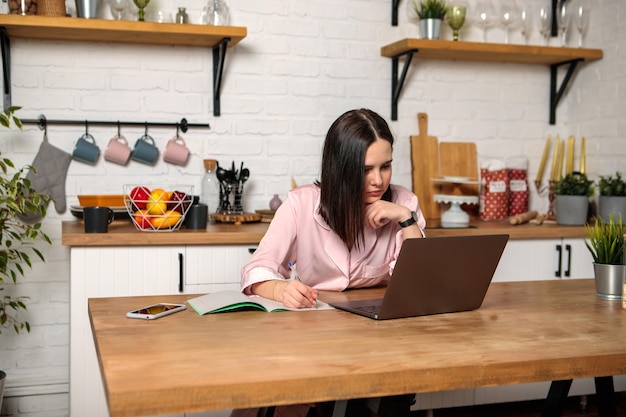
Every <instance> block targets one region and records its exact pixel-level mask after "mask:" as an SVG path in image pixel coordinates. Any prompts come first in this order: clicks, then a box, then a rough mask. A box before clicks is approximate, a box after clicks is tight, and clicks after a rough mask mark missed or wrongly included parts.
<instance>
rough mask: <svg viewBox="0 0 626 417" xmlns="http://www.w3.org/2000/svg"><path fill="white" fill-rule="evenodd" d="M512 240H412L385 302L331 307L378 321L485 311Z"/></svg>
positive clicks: (492, 237)
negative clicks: (507, 245) (498, 270)
mask: <svg viewBox="0 0 626 417" xmlns="http://www.w3.org/2000/svg"><path fill="white" fill-rule="evenodd" d="M508 240H509V236H508V235H480V236H453V237H430V238H426V239H407V240H405V241H404V243H403V245H402V249H401V250H400V255H399V256H398V260H397V261H396V266H395V268H394V272H393V276H392V277H391V279H390V280H389V285H388V287H387V290H386V291H385V294H384V297H383V298H380V299H370V300H354V301H342V302H335V303H329V304H330V305H331V306H333V307H336V308H339V309H341V310H346V311H349V312H351V313H355V314H360V315H362V316H366V317H369V318H372V319H376V320H383V319H394V318H400V317H414V316H423V315H428V314H439V313H451V312H457V311H468V310H475V309H477V308H479V307H480V306H481V305H482V303H483V299H484V298H485V294H486V293H487V289H488V288H489V284H490V283H491V279H492V278H493V274H494V273H495V271H496V267H497V266H498V262H500V257H501V256H502V252H503V251H504V247H505V246H506V243H507V241H508Z"/></svg>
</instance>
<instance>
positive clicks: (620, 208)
mask: <svg viewBox="0 0 626 417" xmlns="http://www.w3.org/2000/svg"><path fill="white" fill-rule="evenodd" d="M598 210H599V214H600V217H601V218H602V220H604V221H605V222H608V221H609V217H610V214H611V213H615V214H617V217H615V216H613V217H614V219H615V220H616V221H617V220H618V219H619V216H620V215H621V216H622V220H623V221H626V197H621V196H609V195H601V196H600V198H599V199H598Z"/></svg>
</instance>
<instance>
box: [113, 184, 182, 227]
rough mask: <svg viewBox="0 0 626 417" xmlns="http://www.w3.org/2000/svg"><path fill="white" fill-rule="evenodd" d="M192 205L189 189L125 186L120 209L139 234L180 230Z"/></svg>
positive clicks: (177, 186) (179, 187)
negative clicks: (121, 208) (123, 209)
mask: <svg viewBox="0 0 626 417" xmlns="http://www.w3.org/2000/svg"><path fill="white" fill-rule="evenodd" d="M192 202H193V186H192V185H176V186H159V185H133V184H129V185H125V186H124V206H125V207H126V210H127V211H128V215H129V217H130V219H131V221H132V222H133V224H134V225H135V227H136V228H137V230H140V231H142V232H172V231H174V230H178V229H180V226H181V225H182V224H183V222H184V221H185V215H186V214H187V211H189V207H191V204H192Z"/></svg>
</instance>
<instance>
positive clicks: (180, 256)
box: [178, 253, 184, 292]
mask: <svg viewBox="0 0 626 417" xmlns="http://www.w3.org/2000/svg"><path fill="white" fill-rule="evenodd" d="M183 261H184V260H183V254H182V253H179V254H178V292H183V273H184V270H183Z"/></svg>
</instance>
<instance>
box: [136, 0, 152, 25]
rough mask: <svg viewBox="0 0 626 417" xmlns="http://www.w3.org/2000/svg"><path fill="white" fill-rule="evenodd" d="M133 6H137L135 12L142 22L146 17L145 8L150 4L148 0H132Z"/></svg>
mask: <svg viewBox="0 0 626 417" xmlns="http://www.w3.org/2000/svg"><path fill="white" fill-rule="evenodd" d="M133 3H135V6H137V7H139V11H138V12H137V20H139V21H140V22H143V21H144V20H145V17H146V12H145V10H144V9H145V8H146V7H147V6H148V4H150V0H133Z"/></svg>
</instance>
